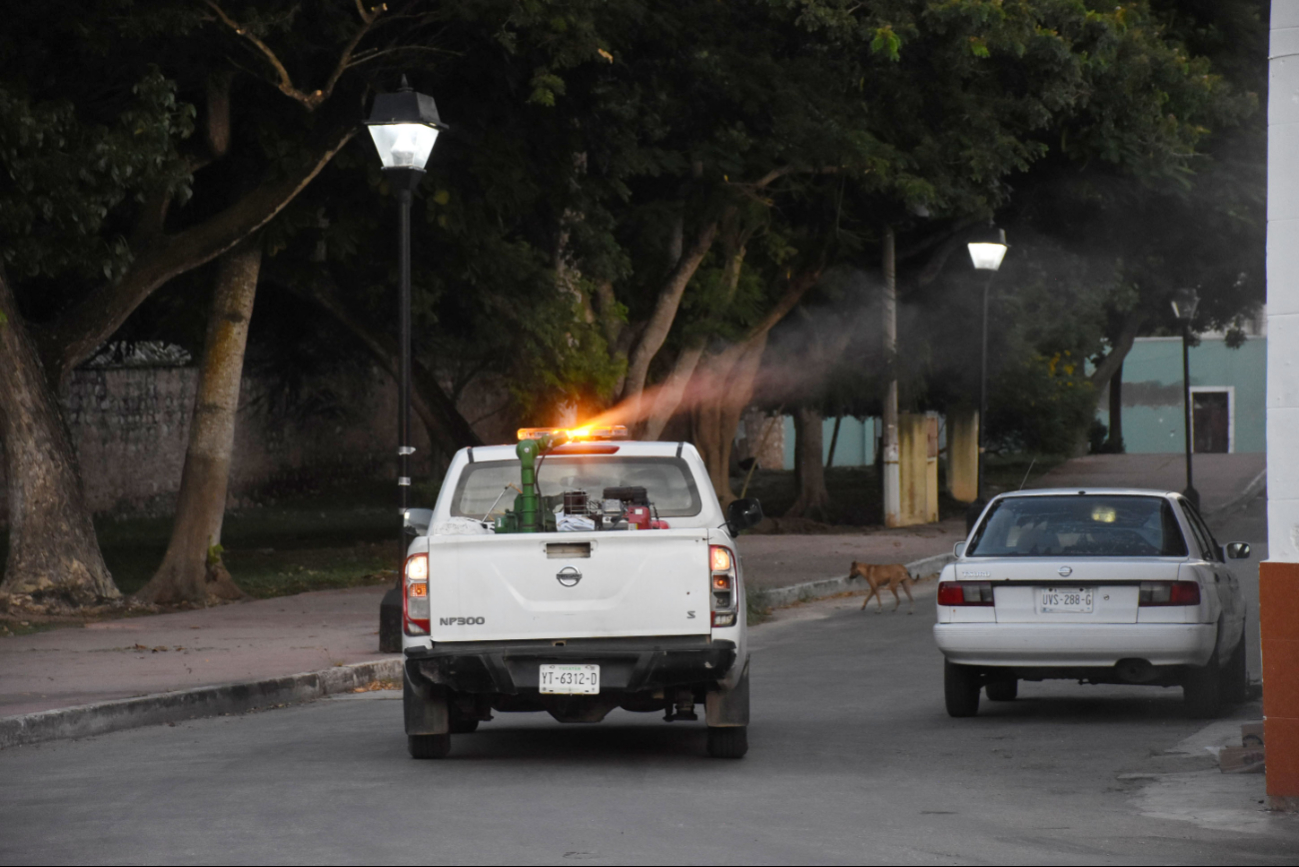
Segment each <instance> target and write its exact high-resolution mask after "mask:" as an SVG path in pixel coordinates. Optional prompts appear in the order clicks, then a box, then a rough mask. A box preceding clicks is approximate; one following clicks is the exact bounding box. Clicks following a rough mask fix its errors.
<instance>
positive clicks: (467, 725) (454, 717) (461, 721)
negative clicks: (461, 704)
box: [451, 713, 478, 735]
mask: <svg viewBox="0 0 1299 867" xmlns="http://www.w3.org/2000/svg"><path fill="white" fill-rule="evenodd" d="M476 731H478V720H476V719H469V718H468V717H463V716H460V715H459V714H454V713H453V714H451V734H453V735H467V734H470V733H471V732H476Z"/></svg>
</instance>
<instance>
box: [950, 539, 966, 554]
mask: <svg viewBox="0 0 1299 867" xmlns="http://www.w3.org/2000/svg"><path fill="white" fill-rule="evenodd" d="M964 553H965V543H964V542H957V543H956V544H955V545H953V546H952V554H953V555H955V556H957V557H960V556H961V555H963V554H964Z"/></svg>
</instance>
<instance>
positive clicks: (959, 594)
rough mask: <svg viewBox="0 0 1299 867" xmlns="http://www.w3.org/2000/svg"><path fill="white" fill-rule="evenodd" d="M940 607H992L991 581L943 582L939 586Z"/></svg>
mask: <svg viewBox="0 0 1299 867" xmlns="http://www.w3.org/2000/svg"><path fill="white" fill-rule="evenodd" d="M938 604H939V605H983V606H989V605H992V604H993V603H992V582H991V581H943V582H940V583H939V585H938Z"/></svg>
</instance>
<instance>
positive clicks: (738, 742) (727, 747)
mask: <svg viewBox="0 0 1299 867" xmlns="http://www.w3.org/2000/svg"><path fill="white" fill-rule="evenodd" d="M748 751H749V727H748V726H709V727H708V755H710V756H712V757H713V758H715V759H742V758H744V754H745V753H747V752H748Z"/></svg>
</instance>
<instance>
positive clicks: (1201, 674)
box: [1182, 647, 1223, 719]
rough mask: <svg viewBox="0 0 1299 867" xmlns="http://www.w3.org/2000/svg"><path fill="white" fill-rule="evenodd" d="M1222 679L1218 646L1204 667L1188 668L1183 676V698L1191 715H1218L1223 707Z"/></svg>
mask: <svg viewBox="0 0 1299 867" xmlns="http://www.w3.org/2000/svg"><path fill="white" fill-rule="evenodd" d="M1222 680H1223V677H1222V667H1221V666H1219V665H1218V649H1217V648H1216V647H1215V648H1214V649H1213V655H1212V656H1210V657H1209V661H1208V663H1207V664H1206V665H1205V666H1204V667H1203V668H1200V667H1188V668H1187V670H1186V674H1184V675H1183V677H1182V700H1183V701H1184V702H1185V703H1186V710H1187V712H1188V713H1190V715H1191V716H1193V717H1197V718H1199V719H1208V718H1210V717H1215V716H1217V715H1218V713H1219V711H1220V710H1221V708H1222Z"/></svg>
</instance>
